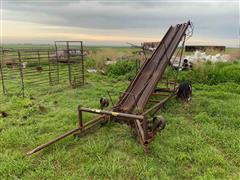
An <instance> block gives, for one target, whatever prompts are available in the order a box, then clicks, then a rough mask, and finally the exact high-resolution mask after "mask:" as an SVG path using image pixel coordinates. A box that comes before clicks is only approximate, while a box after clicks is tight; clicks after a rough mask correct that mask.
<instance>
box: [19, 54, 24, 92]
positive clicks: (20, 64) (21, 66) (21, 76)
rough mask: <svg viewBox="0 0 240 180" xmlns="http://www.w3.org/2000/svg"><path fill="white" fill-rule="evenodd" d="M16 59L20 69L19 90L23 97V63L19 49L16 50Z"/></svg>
mask: <svg viewBox="0 0 240 180" xmlns="http://www.w3.org/2000/svg"><path fill="white" fill-rule="evenodd" d="M18 60H19V71H20V78H21V85H22V87H21V92H22V96H23V97H24V96H25V94H24V81H23V71H22V69H23V64H22V58H21V53H20V51H18Z"/></svg>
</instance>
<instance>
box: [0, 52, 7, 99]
mask: <svg viewBox="0 0 240 180" xmlns="http://www.w3.org/2000/svg"><path fill="white" fill-rule="evenodd" d="M3 53H4V50H3V48H2V51H1V60H0V73H1V81H2V90H3V94H4V95H6V89H5V84H4V77H3Z"/></svg>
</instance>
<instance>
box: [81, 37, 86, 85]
mask: <svg viewBox="0 0 240 180" xmlns="http://www.w3.org/2000/svg"><path fill="white" fill-rule="evenodd" d="M83 58H84V57H83V42H82V41H81V60H82V80H83V85H84V81H85V79H84V59H83Z"/></svg>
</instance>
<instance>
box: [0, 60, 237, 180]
mask: <svg viewBox="0 0 240 180" xmlns="http://www.w3.org/2000/svg"><path fill="white" fill-rule="evenodd" d="M220 67H221V68H220ZM205 68H207V70H206V71H204V70H202V69H196V70H194V71H193V72H187V73H182V74H181V75H180V77H182V78H186V77H187V78H189V77H192V78H191V80H192V83H193V97H192V100H191V102H190V103H184V102H180V101H177V100H176V99H172V100H171V101H169V102H168V103H167V104H166V108H165V109H163V110H162V111H161V112H159V114H161V115H162V116H163V117H165V119H166V120H167V126H166V128H165V129H164V130H163V131H162V132H160V133H158V135H157V136H156V138H155V139H154V141H153V142H152V143H151V144H150V153H149V154H148V155H145V154H144V151H143V149H142V147H141V145H140V144H139V143H138V142H137V140H136V137H135V136H134V134H132V131H131V129H130V128H129V127H128V126H127V125H121V124H118V123H109V124H107V125H106V126H104V127H102V128H100V129H97V130H96V131H94V132H91V133H89V134H87V135H86V136H84V137H81V138H80V139H78V138H74V137H73V136H70V137H68V138H66V139H64V140H63V141H60V142H58V143H56V144H54V145H52V146H50V147H48V148H46V149H44V150H43V151H41V152H39V153H37V154H35V155H33V156H30V157H28V156H26V155H25V153H26V152H27V151H29V150H31V149H32V148H34V147H36V146H37V145H40V144H42V143H45V142H47V141H49V140H51V139H52V138H55V137H57V136H58V135H60V134H62V133H64V132H66V131H68V130H70V129H73V128H75V127H76V126H77V124H78V122H77V106H78V105H82V106H84V107H92V108H99V98H100V97H102V96H107V91H108V90H110V91H112V92H114V93H113V97H114V101H116V100H117V98H118V96H119V92H120V91H123V90H125V88H126V87H127V86H128V84H129V81H127V80H125V79H124V78H119V79H116V78H114V77H109V76H107V75H101V74H98V73H96V74H95V73H91V74H87V75H86V79H87V83H86V85H85V86H84V87H81V88H77V89H71V88H70V87H68V86H66V84H65V85H64V86H60V85H59V86H53V87H51V88H49V90H48V91H46V89H45V88H44V87H42V86H36V87H32V89H31V93H32V94H33V98H31V99H30V98H29V97H26V98H21V97H17V96H2V95H1V98H0V111H5V112H7V113H8V116H7V117H4V118H3V117H2V118H1V117H0V179H240V118H239V117H240V111H239V110H240V85H239V82H240V81H239V79H238V78H235V77H236V74H237V72H238V74H240V63H239V62H237V63H231V64H229V63H226V64H219V65H216V66H215V65H211V64H208V65H206V67H205ZM222 68H223V69H225V70H224V71H221V70H222ZM227 70H228V71H227ZM238 70H239V71H238ZM229 71H230V72H232V73H230V72H229ZM226 72H229V73H226ZM222 73H223V74H222ZM213 75H215V76H213ZM226 76H227V77H228V79H226V78H223V77H226ZM237 77H240V76H237ZM200 79H202V80H200ZM197 80H198V81H197ZM43 91H44V92H47V93H42V92H43ZM0 93H1V94H2V92H1V91H0ZM91 118H92V116H90V115H85V116H84V120H85V121H89V120H91Z"/></svg>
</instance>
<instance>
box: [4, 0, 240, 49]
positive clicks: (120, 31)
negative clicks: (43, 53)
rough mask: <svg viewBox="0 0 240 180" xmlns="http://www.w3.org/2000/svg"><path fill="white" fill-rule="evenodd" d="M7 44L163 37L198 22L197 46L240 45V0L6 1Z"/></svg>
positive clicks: (92, 42) (191, 41)
mask: <svg viewBox="0 0 240 180" xmlns="http://www.w3.org/2000/svg"><path fill="white" fill-rule="evenodd" d="M0 4H1V13H0V14H1V24H0V25H1V28H0V29H1V44H4V43H53V41H55V40H82V41H84V43H85V44H86V45H116V46H122V45H127V44H126V42H130V43H134V44H140V43H141V42H146V41H160V40H161V38H162V37H163V35H164V34H165V32H166V31H167V29H168V28H169V26H170V25H175V24H178V23H183V22H187V21H188V20H190V21H191V22H192V23H193V25H194V30H193V36H192V37H191V38H190V39H189V40H188V41H187V44H192V45H225V46H228V47H239V44H240V38H239V37H240V12H239V11H240V2H239V0H232V1H231V0H229V1H223V0H211V1H207V0H202V1H197V0H164V1H163V0H154V1H153V0H150V1H144V0H115V1H113V0H112V1H111V0H99V1H96V0H94V1H93V0H92V1H91V0H90V1H79V0H78V1H77V0H68V1H66V0H0Z"/></svg>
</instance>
